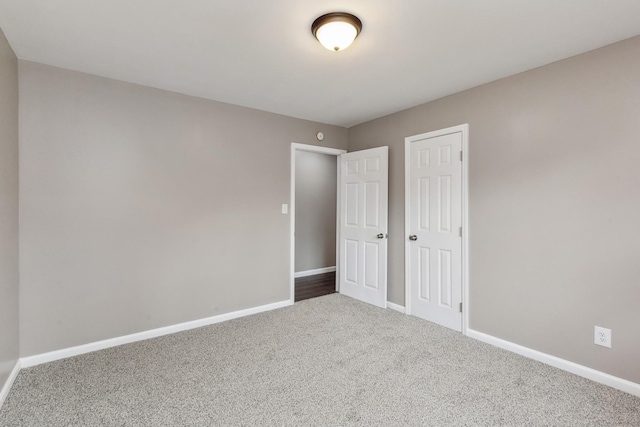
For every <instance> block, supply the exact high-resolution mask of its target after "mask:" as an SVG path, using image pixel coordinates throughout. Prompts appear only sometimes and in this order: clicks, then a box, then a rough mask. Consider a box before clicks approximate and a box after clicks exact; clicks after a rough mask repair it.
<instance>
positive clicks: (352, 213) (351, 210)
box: [344, 183, 359, 227]
mask: <svg viewBox="0 0 640 427" xmlns="http://www.w3.org/2000/svg"><path fill="white" fill-rule="evenodd" d="M358 189H359V186H358V184H355V183H351V184H347V185H346V191H345V193H346V202H345V205H346V206H345V208H346V211H347V213H346V215H345V221H344V223H345V225H347V226H351V227H357V226H358V203H359V200H358Z"/></svg>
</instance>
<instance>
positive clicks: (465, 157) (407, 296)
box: [404, 124, 470, 335]
mask: <svg viewBox="0 0 640 427" xmlns="http://www.w3.org/2000/svg"><path fill="white" fill-rule="evenodd" d="M456 132H461V133H462V333H463V334H464V335H467V331H468V330H469V300H470V298H469V124H463V125H459V126H452V127H449V128H446V129H440V130H436V131H433V132H427V133H423V134H419V135H413V136H409V137H407V138H405V140H404V240H405V245H404V254H405V255H404V256H405V263H404V266H405V269H404V284H405V287H404V304H405V312H406V313H407V314H411V265H410V259H409V251H410V241H409V234H411V229H410V214H411V206H410V190H409V186H410V182H411V180H410V166H411V151H410V145H411V142H410V141H409V139H414V138H416V137H418V138H421V139H424V138H434V137H437V136H442V135H447V134H450V133H456Z"/></svg>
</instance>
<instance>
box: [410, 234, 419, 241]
mask: <svg viewBox="0 0 640 427" xmlns="http://www.w3.org/2000/svg"><path fill="white" fill-rule="evenodd" d="M409 240H418V236H416V235H415V234H412V235H411V236H409Z"/></svg>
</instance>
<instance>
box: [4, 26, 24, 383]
mask: <svg viewBox="0 0 640 427" xmlns="http://www.w3.org/2000/svg"><path fill="white" fill-rule="evenodd" d="M18 347H19V344H18V59H17V58H16V56H15V55H14V54H13V50H11V47H10V46H9V43H7V40H6V38H5V37H4V34H3V33H2V31H1V30H0V389H2V387H3V386H4V384H5V382H6V380H7V378H8V376H9V374H10V373H11V370H12V369H13V367H14V366H15V364H16V361H17V360H18V357H19V354H18V350H19V348H18Z"/></svg>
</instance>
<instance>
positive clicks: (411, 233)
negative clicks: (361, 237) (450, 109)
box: [405, 127, 466, 331]
mask: <svg viewBox="0 0 640 427" xmlns="http://www.w3.org/2000/svg"><path fill="white" fill-rule="evenodd" d="M465 133H466V128H465V127H456V128H450V129H445V130H443V131H439V132H431V133H426V134H422V135H416V136H413V137H409V138H406V140H405V150H407V153H408V156H406V161H407V163H408V164H407V165H406V167H407V168H408V178H407V180H408V182H407V186H408V200H407V209H408V217H407V219H408V227H406V229H407V231H408V236H406V238H407V248H408V250H407V252H406V254H405V256H406V260H405V262H406V263H407V268H406V271H407V276H408V277H407V280H408V281H409V282H408V286H407V290H408V293H409V295H408V300H407V302H406V304H407V311H408V312H409V313H410V314H413V315H415V316H418V317H421V318H424V319H426V320H430V321H432V322H435V323H438V324H440V325H443V326H446V327H449V328H451V329H454V330H456V331H461V330H462V305H461V303H462V237H461V236H462V144H463V137H464V136H465Z"/></svg>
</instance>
